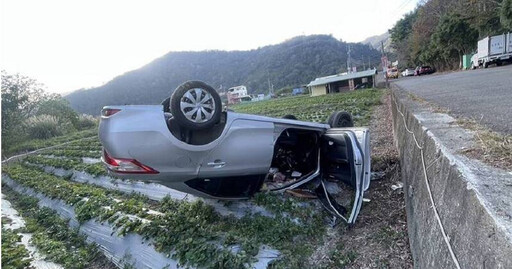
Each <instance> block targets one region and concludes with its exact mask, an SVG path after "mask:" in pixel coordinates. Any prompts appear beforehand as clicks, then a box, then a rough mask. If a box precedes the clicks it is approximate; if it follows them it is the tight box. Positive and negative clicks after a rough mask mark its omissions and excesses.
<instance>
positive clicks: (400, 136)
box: [391, 88, 512, 268]
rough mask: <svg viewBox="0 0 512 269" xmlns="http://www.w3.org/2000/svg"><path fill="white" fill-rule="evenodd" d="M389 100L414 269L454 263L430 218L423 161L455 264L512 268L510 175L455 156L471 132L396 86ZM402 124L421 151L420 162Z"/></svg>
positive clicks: (431, 210) (469, 142)
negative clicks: (434, 111) (390, 100)
mask: <svg viewBox="0 0 512 269" xmlns="http://www.w3.org/2000/svg"><path fill="white" fill-rule="evenodd" d="M391 105H392V112H393V131H394V136H395V143H396V144H397V147H398V150H399V154H400V161H401V165H402V179H403V181H404V193H405V198H406V211H407V223H408V232H409V241H410V245H411V251H412V254H413V259H414V266H415V268H457V267H456V263H455V262H454V259H453V258H452V256H451V255H450V251H449V248H448V245H447V243H446V242H445V240H444V237H443V235H442V232H441V228H440V225H439V223H438V221H437V219H436V217H435V212H434V207H433V205H432V202H431V199H430V196H429V192H428V189H427V185H426V184H427V183H426V180H425V176H424V165H423V163H425V167H426V174H427V178H428V181H429V184H430V188H431V193H432V197H433V200H434V202H435V208H436V209H437V212H438V214H439V217H440V220H441V223H442V226H443V227H444V230H445V232H446V235H447V236H448V238H449V241H450V245H451V247H452V249H453V252H454V254H455V256H456V260H458V263H459V264H460V268H512V198H511V196H512V173H510V172H507V171H503V170H498V169H493V168H491V167H488V166H487V165H484V164H482V163H481V162H479V161H475V160H470V159H468V158H466V157H465V156H464V155H461V154H459V152H460V151H461V150H462V149H464V148H468V147H470V146H471V145H472V143H473V142H472V141H473V136H474V134H473V133H472V132H470V131H467V130H464V129H461V128H460V127H458V126H457V125H456V124H454V123H455V119H453V118H452V117H450V116H448V115H446V114H440V113H433V112H432V110H431V109H430V108H429V107H428V106H427V105H426V104H423V103H421V102H418V101H413V100H411V98H410V96H409V94H407V93H405V92H403V91H401V90H400V89H398V88H394V89H393V93H392V102H391ZM400 112H402V113H403V115H404V116H402V114H401V113H400ZM406 126H407V128H408V129H409V130H410V131H412V132H413V133H414V135H415V137H416V139H417V142H418V144H419V145H420V146H421V147H422V148H423V156H424V162H422V157H421V154H422V152H421V150H420V148H419V147H418V146H417V145H416V142H415V141H414V138H413V135H412V134H411V133H409V132H408V131H407V129H406Z"/></svg>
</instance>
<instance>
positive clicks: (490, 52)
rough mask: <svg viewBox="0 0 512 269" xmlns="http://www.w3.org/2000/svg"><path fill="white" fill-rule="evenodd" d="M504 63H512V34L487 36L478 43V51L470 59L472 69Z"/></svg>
mask: <svg viewBox="0 0 512 269" xmlns="http://www.w3.org/2000/svg"><path fill="white" fill-rule="evenodd" d="M505 61H512V33H506V34H502V35H496V36H490V37H489V36H488V37H486V38H484V39H482V40H480V41H478V51H477V53H476V54H475V55H473V57H471V62H472V67H473V68H477V67H480V66H483V67H484V68H487V67H488V66H489V65H490V64H496V65H498V66H500V65H501V64H502V63H503V62H505Z"/></svg>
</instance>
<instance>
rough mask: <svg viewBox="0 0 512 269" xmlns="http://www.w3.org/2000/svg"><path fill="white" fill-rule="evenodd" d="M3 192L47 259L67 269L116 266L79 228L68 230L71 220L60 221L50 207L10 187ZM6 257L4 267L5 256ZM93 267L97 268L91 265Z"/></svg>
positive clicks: (33, 241)
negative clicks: (88, 241)
mask: <svg viewBox="0 0 512 269" xmlns="http://www.w3.org/2000/svg"><path fill="white" fill-rule="evenodd" d="M2 193H4V194H5V195H6V198H7V199H8V200H9V201H10V202H11V203H12V205H13V207H14V208H16V209H17V210H18V211H19V212H20V213H21V214H22V215H23V218H24V220H25V221H26V226H25V227H24V228H21V231H22V232H25V233H30V234H32V239H31V243H32V244H33V245H34V246H36V247H37V249H38V251H39V252H40V253H42V254H44V257H45V260H49V261H53V262H56V263H58V264H60V265H62V266H63V267H64V268H87V267H93V268H94V267H97V265H98V264H100V265H101V267H103V268H113V267H114V265H113V264H112V263H110V262H109V261H108V260H107V259H106V257H105V256H103V254H102V253H101V252H100V251H99V249H98V247H97V245H95V244H89V243H87V242H86V237H85V236H84V235H81V234H80V233H79V231H78V229H74V228H69V227H68V220H65V219H62V218H60V217H59V215H58V214H57V213H56V212H55V211H53V210H51V209H49V208H47V207H42V208H39V206H38V200H37V199H36V198H34V197H30V196H27V195H23V194H19V193H16V192H15V191H13V190H12V189H11V188H9V187H8V186H6V185H2ZM3 250H4V247H3V233H2V251H3ZM2 254H3V253H2ZM2 256H3V257H2V267H3V266H4V265H3V262H4V257H5V256H4V255H2ZM92 264H96V266H91V265H92ZM25 268H26V267H25Z"/></svg>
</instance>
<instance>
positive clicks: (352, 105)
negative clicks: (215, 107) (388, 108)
mask: <svg viewBox="0 0 512 269" xmlns="http://www.w3.org/2000/svg"><path fill="white" fill-rule="evenodd" d="M381 95H382V91H381V90H374V89H369V90H364V91H353V92H348V93H342V94H327V95H321V96H315V97H310V96H309V95H302V96H297V97H288V98H280V99H271V100H267V101H260V102H254V103H242V104H238V105H234V106H231V107H230V108H231V109H233V110H235V111H236V112H240V113H249V114H258V115H265V116H270V117H278V118H279V117H283V116H285V115H289V114H291V115H294V116H295V117H297V119H299V120H303V121H313V122H326V121H327V118H328V117H329V115H331V113H332V112H334V111H347V112H350V113H351V114H352V115H353V117H354V122H355V124H356V125H357V126H366V125H368V123H369V121H370V117H371V112H372V109H371V108H372V107H373V106H375V105H378V104H380V98H381Z"/></svg>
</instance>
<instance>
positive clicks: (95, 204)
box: [2, 90, 381, 268]
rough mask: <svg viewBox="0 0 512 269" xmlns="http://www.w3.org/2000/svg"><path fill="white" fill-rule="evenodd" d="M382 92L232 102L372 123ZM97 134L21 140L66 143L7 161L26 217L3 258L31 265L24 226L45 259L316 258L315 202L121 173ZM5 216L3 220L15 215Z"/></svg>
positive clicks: (217, 262)
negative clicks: (240, 197) (185, 188)
mask: <svg viewBox="0 0 512 269" xmlns="http://www.w3.org/2000/svg"><path fill="white" fill-rule="evenodd" d="M380 98H381V92H380V91H378V90H365V91H357V92H352V93H347V94H334V95H326V96H320V97H308V96H303V97H293V98H285V99H277V100H270V101H263V102H258V103H253V104H241V105H237V106H235V107H233V109H234V110H235V111H237V112H244V113H254V114H262V115H267V116H274V117H281V116H284V115H286V114H294V115H296V116H297V117H298V118H299V119H301V120H309V121H316V122H322V121H325V120H326V118H327V117H328V115H329V114H330V113H331V112H333V111H336V110H345V111H349V112H351V113H352V114H353V115H354V120H355V122H356V125H359V126H361V125H366V124H368V123H369V120H370V118H371V115H372V108H373V106H375V105H378V104H379V103H380ZM96 132H97V130H91V131H88V132H85V133H83V134H80V135H77V137H73V138H74V139H70V138H67V139H65V138H58V139H54V141H51V142H47V141H39V142H37V143H33V144H30V145H29V146H25V147H21V146H20V148H23V149H25V150H26V149H35V148H37V147H45V146H51V145H56V144H60V143H63V142H69V143H67V144H65V145H61V146H58V147H53V148H51V149H48V150H43V151H39V152H37V153H36V154H31V155H29V156H27V157H26V158H24V159H23V160H21V161H16V162H12V163H10V164H9V165H5V164H4V165H3V166H2V193H3V194H4V196H5V199H7V200H8V201H10V202H11V203H12V206H13V208H15V209H16V210H17V211H18V212H19V214H20V216H22V218H23V219H24V220H25V221H26V223H27V225H26V226H25V227H24V228H19V229H16V230H15V232H12V231H11V230H9V231H8V232H7V233H2V234H5V235H6V237H5V240H4V236H3V235H2V254H3V255H2V256H4V257H9V260H7V261H6V259H2V265H3V266H6V268H24V267H26V265H27V263H30V261H31V259H32V258H31V255H29V254H28V252H27V251H26V250H25V249H24V248H23V245H20V244H19V243H17V242H18V241H19V240H18V238H17V234H19V233H22V232H23V233H29V234H31V235H32V239H31V241H30V242H31V244H32V245H34V246H35V247H36V248H37V249H38V251H39V252H40V253H41V254H42V255H43V256H44V259H45V260H48V261H52V262H55V263H56V264H59V265H61V266H62V267H64V268H109V267H123V268H140V267H151V268H154V267H160V268H162V267H167V268H175V267H192V268H252V267H255V268H266V267H270V268H308V267H312V264H311V256H312V255H313V253H314V252H315V250H316V249H317V248H318V247H319V246H320V245H322V244H323V240H324V237H325V236H326V233H327V230H328V228H329V224H328V222H327V221H326V220H327V219H328V215H327V214H326V213H325V212H324V211H323V210H321V207H320V205H319V203H318V202H317V201H316V200H304V199H300V198H295V197H293V196H289V195H287V194H267V193H259V194H257V195H256V196H255V197H253V198H252V199H250V200H249V201H232V202H221V201H213V200H208V199H200V198H197V197H193V196H191V195H185V194H183V193H179V192H177V191H174V190H170V189H168V188H166V187H163V186H160V185H157V184H150V183H141V182H134V181H130V180H120V179H115V178H112V177H110V176H109V175H108V174H107V172H106V170H105V168H104V167H103V165H102V164H101V162H100V156H101V144H100V143H99V140H98V138H97V135H96ZM77 139H79V140H77ZM70 141H71V142H70ZM18 151H19V150H18ZM12 152H14V151H12ZM157 192H158V193H159V194H158V195H156V193H157ZM362 214H364V211H363V212H362ZM2 216H3V217H2V225H3V224H4V222H6V221H7V222H8V221H9V218H8V216H7V217H5V219H4V215H2ZM2 227H3V226H2ZM103 230H104V231H103ZM86 239H87V240H86ZM4 243H5V244H6V245H5V246H4ZM148 257H149V258H148ZM4 262H6V263H5V264H4ZM7 262H8V263H7ZM326 267H327V268H332V267H330V266H329V265H328V266H326Z"/></svg>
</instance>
